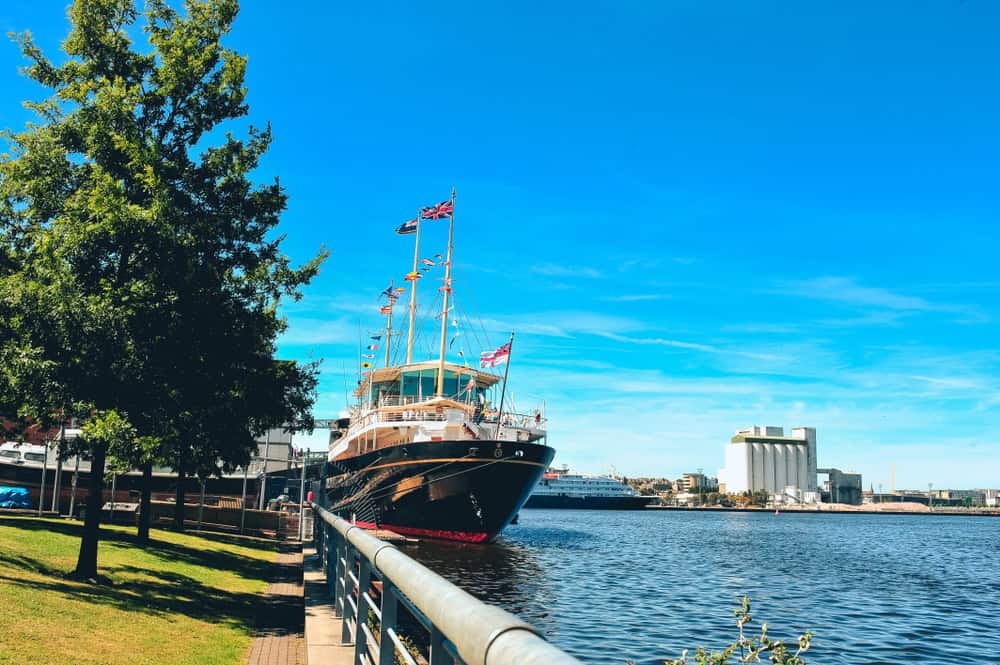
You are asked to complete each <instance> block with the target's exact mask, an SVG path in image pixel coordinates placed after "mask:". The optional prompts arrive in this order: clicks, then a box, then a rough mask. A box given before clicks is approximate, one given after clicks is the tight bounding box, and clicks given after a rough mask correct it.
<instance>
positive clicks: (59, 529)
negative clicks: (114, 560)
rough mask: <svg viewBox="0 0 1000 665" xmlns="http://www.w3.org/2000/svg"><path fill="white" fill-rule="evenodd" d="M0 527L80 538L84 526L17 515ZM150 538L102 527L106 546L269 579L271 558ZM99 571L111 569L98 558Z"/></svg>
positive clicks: (256, 545) (258, 545)
mask: <svg viewBox="0 0 1000 665" xmlns="http://www.w3.org/2000/svg"><path fill="white" fill-rule="evenodd" d="M0 526H10V527H13V528H16V529H22V530H27V531H47V532H55V533H61V534H63V535H68V536H72V537H75V538H79V537H80V536H81V533H82V531H83V526H82V525H81V524H79V523H76V522H70V521H59V520H44V519H39V518H33V517H17V518H0ZM151 536H152V537H151V539H150V541H149V542H147V543H139V542H138V540H137V538H136V535H135V534H134V533H128V532H122V531H117V530H112V529H107V528H101V543H102V545H103V546H110V547H118V548H122V549H127V548H133V547H134V548H136V549H139V550H142V551H144V552H148V553H150V554H153V555H155V556H159V557H161V558H163V559H165V560H168V561H183V562H184V563H188V564H192V565H195V566H205V567H208V568H215V569H218V570H226V571H230V572H232V573H233V574H236V575H239V576H240V577H242V578H244V579H253V580H266V579H268V574H269V569H270V566H271V563H270V562H269V561H264V560H261V559H258V558H254V557H251V556H247V555H244V554H239V553H237V552H229V551H222V550H215V549H198V548H197V547H194V546H192V545H181V544H178V543H171V542H167V541H164V540H159V539H157V538H156V532H155V531H153V532H151ZM192 536H193V537H195V538H203V539H205V540H209V541H213V542H221V543H226V544H232V545H241V546H245V547H250V548H253V549H257V550H269V551H272V552H275V551H277V550H278V544H277V543H275V542H268V541H262V540H259V539H251V540H248V541H245V540H244V539H242V538H240V537H239V536H226V535H222V534H212V535H211V537H206V534H205V533H198V534H197V535H195V534H192ZM12 563H15V565H19V566H20V565H28V566H29V567H32V568H34V569H35V570H38V571H39V572H42V573H45V574H56V575H57V574H59V573H58V572H56V571H51V570H49V569H48V568H47V567H46V566H45V564H44V563H43V562H40V561H36V562H34V563H30V564H28V563H22V564H19V563H17V562H12ZM39 566H40V567H39ZM98 568H99V571H105V570H107V571H110V570H111V569H108V568H106V567H105V566H102V565H100V560H98Z"/></svg>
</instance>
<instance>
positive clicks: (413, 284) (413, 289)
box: [386, 208, 423, 365]
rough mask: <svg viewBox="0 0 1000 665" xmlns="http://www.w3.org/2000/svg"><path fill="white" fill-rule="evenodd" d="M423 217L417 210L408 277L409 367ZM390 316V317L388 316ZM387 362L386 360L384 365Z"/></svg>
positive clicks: (407, 336) (407, 353) (411, 356)
mask: <svg viewBox="0 0 1000 665" xmlns="http://www.w3.org/2000/svg"><path fill="white" fill-rule="evenodd" d="M421 215H423V211H422V210H420V209H419V208H418V209H417V239H416V241H415V242H414V243H413V272H411V273H410V275H411V276H412V277H413V279H411V280H410V327H409V330H407V332H406V364H407V365H409V364H410V363H412V362H413V324H414V321H415V320H416V317H417V281H418V280H417V279H416V275H417V274H418V273H417V270H418V269H419V266H418V265H417V261H418V260H419V259H420V216H421ZM390 316H391V315H390ZM388 364H389V361H388V360H386V365H388Z"/></svg>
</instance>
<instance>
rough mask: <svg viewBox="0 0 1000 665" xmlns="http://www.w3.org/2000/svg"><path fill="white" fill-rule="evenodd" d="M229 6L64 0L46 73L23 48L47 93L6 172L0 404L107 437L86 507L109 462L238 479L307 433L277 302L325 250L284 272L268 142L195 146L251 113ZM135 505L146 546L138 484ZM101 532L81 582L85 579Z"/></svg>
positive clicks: (0, 249)
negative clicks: (267, 176)
mask: <svg viewBox="0 0 1000 665" xmlns="http://www.w3.org/2000/svg"><path fill="white" fill-rule="evenodd" d="M237 9H238V6H237V3H236V1H235V0H186V2H185V12H184V14H183V15H182V14H181V13H179V12H177V11H175V10H174V9H172V8H171V7H169V6H168V5H167V4H166V2H164V1H163V0H149V1H148V2H147V3H146V6H145V10H144V12H143V13H142V14H140V12H139V11H138V10H137V8H136V6H135V4H134V2H133V1H132V0H76V2H75V3H74V4H73V5H72V6H71V7H70V9H69V18H70V23H71V30H70V34H69V36H68V38H67V39H66V40H65V42H63V50H64V51H65V54H66V56H67V58H66V60H65V61H64V62H63V63H62V64H58V65H57V64H55V63H54V62H52V61H51V60H49V59H47V58H46V57H45V56H44V55H43V54H42V52H41V51H40V49H39V48H38V47H37V46H36V45H35V43H34V42H33V40H32V38H31V36H30V34H28V33H24V34H22V35H20V36H18V40H19V42H20V44H21V47H22V51H23V53H24V55H25V57H26V58H27V59H28V61H29V63H30V64H29V66H28V67H27V68H26V69H25V72H26V74H27V75H28V76H29V77H30V78H32V79H33V80H35V81H37V82H38V83H40V84H41V85H42V86H44V87H46V88H49V89H50V90H51V91H52V94H51V97H50V98H48V99H47V100H45V101H42V102H37V103H30V104H29V106H30V107H31V108H33V109H34V110H35V111H36V112H37V114H38V116H39V120H38V122H37V123H34V124H29V125H28V126H27V128H26V129H25V130H24V131H22V132H19V133H12V132H7V133H6V134H5V136H6V138H7V141H8V143H9V145H10V154H9V155H4V157H3V159H2V160H0V394H3V395H4V399H5V401H6V404H2V405H0V406H5V407H7V408H10V409H13V410H15V411H16V412H17V414H18V415H19V416H24V417H31V418H34V419H35V420H37V421H39V422H53V421H54V420H55V419H56V418H57V417H58V414H60V413H63V412H64V411H65V409H66V405H69V404H72V405H74V408H78V409H82V410H84V411H85V412H89V413H92V414H93V418H94V422H95V423H99V424H100V423H103V424H104V425H100V426H98V425H95V426H94V427H95V428H97V429H94V430H93V431H92V433H91V435H90V436H87V437H84V439H85V441H86V442H87V443H88V445H90V446H91V449H92V454H93V456H94V459H93V468H92V472H91V475H92V486H91V493H92V494H95V495H97V496H98V497H99V496H100V495H101V493H102V492H103V484H102V483H103V474H104V462H105V458H106V457H107V456H110V457H108V459H109V460H110V463H111V464H112V465H113V466H114V467H115V468H118V469H121V468H131V467H139V468H142V469H143V471H144V475H145V477H146V478H147V479H148V477H149V472H150V471H151V465H152V464H153V463H154V462H158V461H166V462H167V463H170V464H172V465H173V466H174V468H175V469H176V470H177V471H178V472H179V473H180V474H181V475H182V482H181V483H180V484H181V485H183V476H184V475H185V474H195V475H199V476H201V477H205V476H207V475H209V474H212V473H221V472H222V471H225V470H229V469H232V468H233V467H235V466H237V465H241V464H245V463H246V462H247V461H248V459H249V456H250V454H251V452H252V450H253V449H254V447H255V444H254V441H253V439H254V436H255V435H256V434H258V433H260V432H262V431H264V429H265V428H267V427H269V426H273V425H276V424H279V423H284V422H291V423H296V424H300V425H302V426H303V427H305V428H308V426H309V424H310V423H309V410H310V408H311V406H312V402H313V399H314V394H315V385H316V373H317V366H316V364H315V363H305V364H301V363H295V362H290V361H279V360H276V359H275V358H274V354H275V350H276V349H275V341H276V339H277V336H278V335H279V334H280V333H281V332H282V330H284V327H285V322H284V320H283V319H282V318H281V317H279V316H278V306H279V303H280V302H281V300H282V299H283V298H293V299H298V298H299V297H300V289H301V287H302V286H303V285H305V284H307V283H308V282H309V280H310V279H311V278H312V277H313V276H314V275H315V274H316V273H317V272H318V270H319V266H320V264H321V262H322V260H323V259H324V258H325V253H324V252H321V253H320V254H319V255H318V256H317V257H316V258H315V259H313V260H311V261H309V262H308V263H306V264H305V265H303V266H302V267H299V268H294V267H292V265H291V263H290V260H289V259H288V257H287V256H285V255H284V254H283V253H282V252H281V250H280V244H281V240H282V238H281V237H280V236H274V234H273V233H272V231H273V229H274V228H275V226H276V225H277V224H278V221H279V216H280V214H281V212H282V211H283V210H284V208H285V206H286V195H285V192H284V191H283V189H282V187H281V185H280V183H279V182H278V181H277V180H274V181H273V182H272V183H269V184H263V185H259V184H255V183H254V181H253V180H251V173H252V172H253V171H254V170H255V169H256V168H257V166H258V164H259V162H260V159H261V157H262V156H263V155H264V153H265V152H266V151H267V149H268V146H269V145H270V142H271V131H270V127H267V128H265V129H257V128H254V127H250V130H249V135H248V138H246V139H245V140H242V139H238V138H236V137H234V136H233V135H232V134H231V133H227V134H226V135H225V137H224V139H222V140H221V142H220V143H219V144H218V145H215V146H209V147H204V144H205V143H207V142H208V139H209V137H208V133H209V132H210V131H212V130H213V129H216V128H217V127H218V126H219V125H220V124H221V123H223V122H225V121H228V120H231V119H234V118H238V117H241V116H243V115H245V114H246V112H247V106H246V103H245V97H246V89H245V87H244V74H245V68H246V58H245V57H243V56H240V55H238V54H237V53H235V52H233V51H232V50H229V49H227V48H225V47H224V46H223V45H222V43H221V40H222V38H223V37H224V36H225V35H226V34H227V33H228V31H229V29H230V26H231V24H232V22H233V20H234V19H235V17H236V13H237ZM140 16H142V17H143V18H144V26H143V28H144V34H145V36H146V42H147V43H146V44H145V45H144V46H145V50H143V49H140V48H139V47H137V46H136V45H135V44H134V43H133V41H132V39H131V38H130V35H135V34H138V33H137V32H136V31H134V30H131V28H133V27H134V26H135V24H136V23H137V22H138V21H139V19H140ZM110 414H114V415H113V416H112V415H110ZM109 418H110V419H112V420H114V427H113V428H111V430H110V431H113V433H114V436H110V435H109V434H108V432H109V429H108V428H109V427H110V424H108V423H110V422H111V421H109ZM105 425H107V426H105ZM102 427H103V429H101V428H102ZM98 453H101V454H98ZM142 504H143V506H144V510H143V525H144V529H142V530H141V531H140V533H145V534H148V516H149V510H148V507H149V488H148V484H147V485H146V488H145V490H144V492H143V501H142ZM178 513H179V518H180V525H181V526H182V525H183V495H181V502H180V503H179V505H178ZM176 517H177V516H175V519H176ZM98 519H99V511H88V514H87V522H86V524H85V529H84V537H83V541H84V542H83V543H81V556H80V559H79V561H78V565H77V574H78V575H79V576H81V577H95V576H96V573H97V570H96V551H97V546H96V543H97V537H98V534H99V531H98V521H97V520H98ZM90 552H93V553H94V556H93V557H91V556H90ZM85 554H86V556H85Z"/></svg>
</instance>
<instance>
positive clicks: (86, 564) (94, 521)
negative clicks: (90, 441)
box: [73, 444, 107, 579]
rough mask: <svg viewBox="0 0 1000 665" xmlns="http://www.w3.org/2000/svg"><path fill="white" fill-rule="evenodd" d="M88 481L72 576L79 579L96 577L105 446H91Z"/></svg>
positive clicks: (102, 498)
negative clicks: (84, 511) (77, 553)
mask: <svg viewBox="0 0 1000 665" xmlns="http://www.w3.org/2000/svg"><path fill="white" fill-rule="evenodd" d="M90 450H91V453H92V455H93V459H92V460H91V462H90V482H89V486H88V488H87V517H86V519H85V520H84V522H83V538H82V539H81V540H80V555H79V556H78V557H77V560H76V570H75V571H74V572H73V576H74V577H76V578H79V579H96V578H97V543H98V541H99V540H100V537H101V531H100V528H101V507H102V506H103V505H104V461H105V456H106V455H107V448H106V447H105V446H104V445H103V444H101V445H93V446H91V449H90Z"/></svg>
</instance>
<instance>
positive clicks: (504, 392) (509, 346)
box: [496, 330, 514, 439]
mask: <svg viewBox="0 0 1000 665" xmlns="http://www.w3.org/2000/svg"><path fill="white" fill-rule="evenodd" d="M513 351H514V331H513V330H511V331H510V341H509V342H507V365H506V366H505V367H504V368H503V388H501V389H500V409H499V410H498V411H497V433H496V437H497V439H499V438H500V426H501V425H502V424H503V400H504V397H506V396H507V374H509V373H510V355H511V353H512V352H513Z"/></svg>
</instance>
